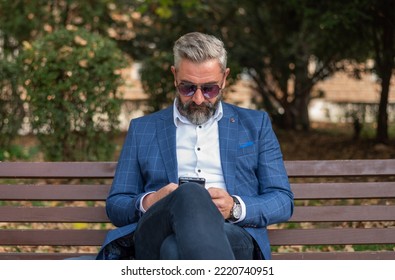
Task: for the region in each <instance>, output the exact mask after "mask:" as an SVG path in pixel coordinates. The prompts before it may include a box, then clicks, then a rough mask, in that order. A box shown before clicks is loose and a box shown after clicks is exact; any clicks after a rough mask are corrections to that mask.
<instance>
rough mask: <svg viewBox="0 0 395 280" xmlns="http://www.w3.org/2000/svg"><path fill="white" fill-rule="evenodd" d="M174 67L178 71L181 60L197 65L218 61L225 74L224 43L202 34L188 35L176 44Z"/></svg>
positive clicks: (225, 56)
mask: <svg viewBox="0 0 395 280" xmlns="http://www.w3.org/2000/svg"><path fill="white" fill-rule="evenodd" d="M173 54H174V66H175V67H176V69H178V66H179V64H180V61H181V59H184V58H185V59H188V60H191V61H193V62H196V63H201V62H205V61H207V60H209V59H214V58H215V59H218V62H219V64H220V67H221V70H222V71H223V72H225V70H226V62H227V55H226V50H225V48H224V43H223V42H222V41H221V40H219V39H218V38H216V37H214V36H212V35H208V34H203V33H200V32H191V33H187V34H185V35H184V36H182V37H180V38H179V39H178V40H177V41H176V42H175V44H174V48H173Z"/></svg>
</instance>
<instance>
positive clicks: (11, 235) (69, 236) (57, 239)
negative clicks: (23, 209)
mask: <svg viewBox="0 0 395 280" xmlns="http://www.w3.org/2000/svg"><path fill="white" fill-rule="evenodd" d="M107 232H108V230H82V229H81V230H68V229H62V230H56V229H53V230H49V229H48V230H38V229H27V230H13V229H8V230H1V231H0V243H1V245H3V246H4V245H6V246H17V245H21V246H39V245H48V246H100V245H101V244H102V243H103V241H104V239H105V236H106V234H107Z"/></svg>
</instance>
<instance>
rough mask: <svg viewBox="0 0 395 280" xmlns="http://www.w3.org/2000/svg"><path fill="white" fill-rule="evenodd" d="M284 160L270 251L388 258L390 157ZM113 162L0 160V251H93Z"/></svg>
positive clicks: (18, 255)
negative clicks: (286, 184)
mask: <svg viewBox="0 0 395 280" xmlns="http://www.w3.org/2000/svg"><path fill="white" fill-rule="evenodd" d="M286 168H287V171H288V174H289V177H290V180H291V184H292V189H293V191H294V193H295V205H296V207H295V212H294V215H293V217H292V218H291V220H290V221H289V222H288V223H284V224H279V225H273V226H270V227H269V228H270V231H269V232H270V239H271V243H272V245H273V258H274V259H392V260H394V259H395V222H394V221H395V203H394V198H395V160H392V159H391V160H338V161H288V162H286ZM114 170H115V163H114V162H74V163H72V162H57V163H49V162H0V182H1V183H0V203H1V204H0V259H64V258H68V257H75V256H80V255H88V254H92V255H94V254H95V252H97V250H98V248H99V246H100V245H101V243H102V242H103V240H104V237H105V234H106V232H107V231H108V230H109V229H110V228H111V227H112V226H111V224H110V223H109V221H108V218H107V216H106V214H105V209H104V206H105V202H104V200H105V198H106V196H107V193H108V191H109V188H110V184H111V179H112V177H113V174H114ZM352 245H353V246H352ZM373 245H374V246H375V247H371V246H373ZM369 246H370V247H369ZM377 246H379V247H377ZM358 250H361V251H358Z"/></svg>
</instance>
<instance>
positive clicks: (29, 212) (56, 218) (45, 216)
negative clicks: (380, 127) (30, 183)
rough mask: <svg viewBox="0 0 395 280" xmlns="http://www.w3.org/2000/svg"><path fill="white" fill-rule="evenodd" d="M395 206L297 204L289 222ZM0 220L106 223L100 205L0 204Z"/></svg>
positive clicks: (338, 218) (359, 216) (362, 216)
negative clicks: (44, 205)
mask: <svg viewBox="0 0 395 280" xmlns="http://www.w3.org/2000/svg"><path fill="white" fill-rule="evenodd" d="M394 217H395V205H394V206H391V205H386V206H383V205H370V206H366V205H365V206H359V205H357V206H298V207H295V211H294V214H293V216H292V217H291V219H290V221H292V222H344V221H392V220H393V219H394ZM0 221H2V222H47V223H51V222H52V223H54V222H86V223H93V222H98V223H103V222H109V219H108V217H107V215H106V211H105V208H104V207H19V206H17V207H13V206H3V207H0Z"/></svg>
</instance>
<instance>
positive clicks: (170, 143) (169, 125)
mask: <svg viewBox="0 0 395 280" xmlns="http://www.w3.org/2000/svg"><path fill="white" fill-rule="evenodd" d="M156 128H157V134H158V144H159V149H160V152H161V155H162V159H163V162H164V165H165V170H166V173H167V177H168V179H169V182H173V183H177V181H178V179H177V177H178V168H177V152H176V126H175V125H174V121H173V107H172V106H171V107H170V108H168V109H167V110H166V111H164V113H163V114H162V117H161V118H159V119H158V120H157V123H156Z"/></svg>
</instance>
